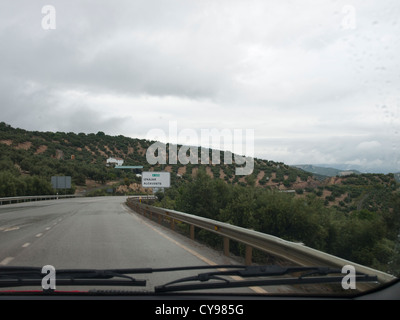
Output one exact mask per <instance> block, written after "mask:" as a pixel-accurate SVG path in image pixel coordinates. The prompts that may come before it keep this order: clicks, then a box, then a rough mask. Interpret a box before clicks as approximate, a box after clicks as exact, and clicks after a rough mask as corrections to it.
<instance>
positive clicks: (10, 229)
mask: <svg viewBox="0 0 400 320" xmlns="http://www.w3.org/2000/svg"><path fill="white" fill-rule="evenodd" d="M18 229H19V227H10V228H7V229H4V230H3V232H7V231H14V230H18Z"/></svg>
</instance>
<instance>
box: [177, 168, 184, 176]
mask: <svg viewBox="0 0 400 320" xmlns="http://www.w3.org/2000/svg"><path fill="white" fill-rule="evenodd" d="M185 173H186V166H183V167H179V168H178V174H180V175H181V176H183V175H184V174H185Z"/></svg>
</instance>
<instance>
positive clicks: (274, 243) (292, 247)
mask: <svg viewBox="0 0 400 320" xmlns="http://www.w3.org/2000/svg"><path fill="white" fill-rule="evenodd" d="M142 199H143V198H142ZM127 205H128V206H129V207H130V208H131V209H133V210H135V211H136V212H137V213H139V214H142V215H145V216H148V217H150V218H153V215H156V216H157V218H158V222H159V223H161V221H162V219H164V218H167V219H168V220H169V222H170V227H171V229H173V230H174V229H175V223H176V222H183V223H186V224H189V226H190V238H191V239H193V240H194V228H195V227H197V228H201V229H204V230H208V231H211V232H213V233H216V234H218V235H220V236H221V237H222V238H223V245H224V254H225V255H227V256H229V241H230V240H235V241H238V242H240V243H243V244H245V245H246V256H245V260H246V262H245V263H246V264H247V265H250V264H251V260H252V248H256V249H259V250H261V251H264V252H267V253H269V254H272V255H274V256H277V257H280V258H283V259H286V260H289V261H291V262H293V263H295V264H297V265H303V266H329V267H333V268H340V269H341V268H343V267H344V266H345V265H351V266H353V267H354V268H355V269H356V271H357V272H362V273H366V274H370V275H376V276H377V278H378V281H379V282H381V283H386V282H389V281H392V280H394V279H396V277H395V276H393V275H390V274H388V273H385V272H382V271H379V270H375V269H372V268H369V267H366V266H363V265H360V264H357V263H354V262H352V261H348V260H345V259H342V258H339V257H336V256H333V255H330V254H328V253H325V252H322V251H319V250H316V249H313V248H310V247H307V246H304V245H303V244H300V243H295V242H291V241H287V240H283V239H281V238H278V237H275V236H272V235H269V234H265V233H262V232H258V231H254V230H249V229H246V228H241V227H237V226H234V225H231V224H228V223H224V222H219V221H216V220H211V219H207V218H203V217H199V216H195V215H191V214H187V213H184V212H179V211H174V210H169V209H164V208H159V207H154V206H151V205H148V204H144V203H141V202H140V201H138V197H135V198H128V199H127Z"/></svg>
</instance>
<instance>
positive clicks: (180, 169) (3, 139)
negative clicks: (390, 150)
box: [0, 122, 400, 274]
mask: <svg viewBox="0 0 400 320" xmlns="http://www.w3.org/2000/svg"><path fill="white" fill-rule="evenodd" d="M151 143H152V142H151V141H148V140H140V139H132V138H127V137H124V136H121V135H120V136H109V135H107V134H105V133H104V132H98V133H96V134H94V133H89V134H86V133H78V134H76V133H72V132H69V133H64V132H38V131H26V130H23V129H16V128H12V127H11V126H9V125H7V124H5V123H4V122H1V123H0V197H9V196H24V195H46V194H53V193H55V190H53V189H52V186H51V184H50V178H51V176H55V175H68V176H71V177H72V188H71V189H70V190H66V192H67V193H74V192H82V190H86V192H85V193H82V194H86V195H87V196H99V195H118V194H138V193H143V190H140V188H139V189H134V188H131V187H132V186H136V187H137V186H140V182H141V179H140V177H137V176H136V172H131V171H122V170H116V169H114V168H113V167H107V166H106V159H107V158H108V157H110V156H113V157H120V158H123V159H124V165H141V166H143V167H144V168H143V169H144V171H148V170H150V169H154V170H156V171H157V170H162V169H164V170H169V171H170V172H171V188H169V189H167V190H166V191H165V193H159V194H158V195H159V202H158V204H157V205H159V206H163V207H166V208H171V209H175V210H179V211H184V212H188V213H191V214H196V215H199V216H203V217H208V218H212V219H216V220H220V221H224V222H229V223H232V224H235V225H238V226H242V227H245V228H251V229H255V230H258V231H261V232H265V233H269V234H272V235H275V236H278V237H282V238H284V239H287V240H291V241H298V242H302V243H304V244H305V245H307V246H310V247H313V248H316V249H319V250H322V251H325V252H329V253H331V254H334V255H337V256H340V257H343V258H346V259H349V260H352V261H355V262H358V263H361V264H365V265H368V266H371V267H374V268H378V269H381V270H383V271H387V272H392V273H395V274H398V272H399V269H400V243H399V238H398V234H399V230H400V195H399V184H398V183H397V182H396V179H397V178H398V174H388V175H383V174H360V175H356V174H353V175H348V176H342V177H331V178H329V179H325V180H320V179H315V178H314V177H313V174H312V173H308V172H305V171H303V170H300V169H297V168H293V167H290V166H288V165H285V164H284V163H281V162H274V161H268V160H262V159H255V167H254V172H253V173H252V174H251V175H249V176H246V177H243V176H236V175H235V168H236V167H235V165H234V164H232V165H227V164H224V163H221V164H220V165H199V164H192V163H189V164H187V165H182V164H179V165H175V166H171V165H168V164H167V165H164V167H162V166H161V165H156V166H150V165H149V164H148V163H147V161H146V155H145V152H146V150H147V148H148V147H149V146H150V145H151ZM221 158H222V157H221ZM196 172H197V174H196ZM284 190H295V191H296V192H292V193H284V192H280V191H284ZM196 236H197V237H198V238H200V239H202V240H203V241H206V242H208V243H210V244H213V245H216V246H219V245H220V242H219V241H220V239H218V237H216V236H215V235H213V234H210V233H206V232H202V231H198V234H197V235H196ZM231 248H232V249H233V250H236V251H237V253H238V254H240V253H241V252H242V251H243V248H242V247H241V246H240V245H236V244H232V246H231Z"/></svg>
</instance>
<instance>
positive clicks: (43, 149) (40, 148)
mask: <svg viewBox="0 0 400 320" xmlns="http://www.w3.org/2000/svg"><path fill="white" fill-rule="evenodd" d="M46 150H47V146H45V145H41V146H39V148H37V150H36V151H35V154H41V153H43V152H45V151H46Z"/></svg>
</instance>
